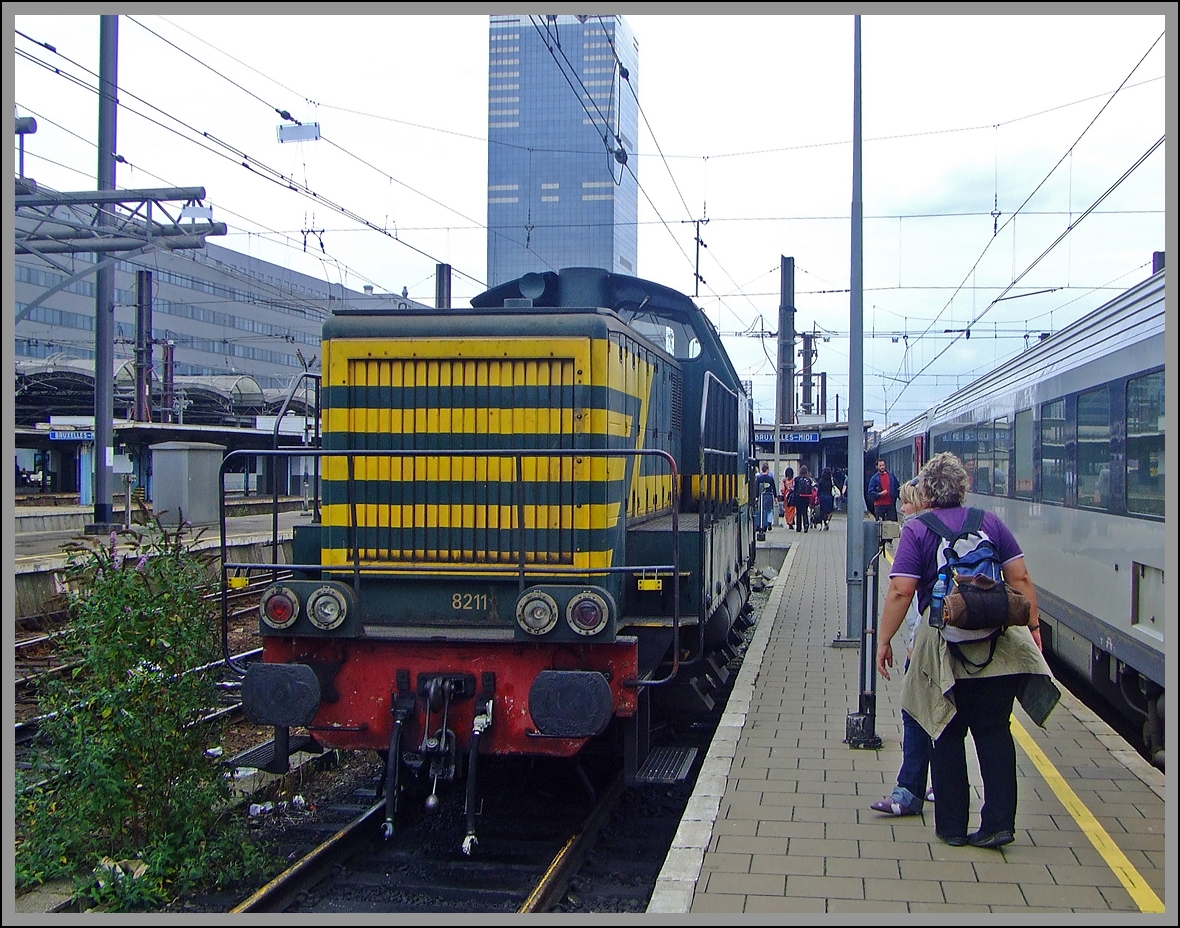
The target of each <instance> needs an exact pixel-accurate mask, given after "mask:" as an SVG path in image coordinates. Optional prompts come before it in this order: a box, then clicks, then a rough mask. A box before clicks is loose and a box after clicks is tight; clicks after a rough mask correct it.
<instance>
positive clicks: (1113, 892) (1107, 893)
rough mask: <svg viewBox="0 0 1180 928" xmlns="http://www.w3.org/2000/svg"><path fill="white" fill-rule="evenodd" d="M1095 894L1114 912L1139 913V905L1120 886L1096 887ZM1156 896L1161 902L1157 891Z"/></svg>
mask: <svg viewBox="0 0 1180 928" xmlns="http://www.w3.org/2000/svg"><path fill="white" fill-rule="evenodd" d="M1097 892H1098V893H1099V894H1100V895H1101V896H1102V898H1103V899H1105V900H1106V904H1107V905H1109V906H1110V907H1111V908H1112V909H1114V910H1115V911H1118V912H1138V911H1139V904H1138V903H1137V902H1136V901H1135V900H1134V899H1133V898H1132V897H1131V894H1130V893H1129V892H1127V890H1125V889H1124V888H1123V887H1121V886H1118V887H1114V886H1101V887H1098V889H1097ZM1156 895H1157V896H1160V898H1161V900H1162V899H1163V896H1161V895H1160V893H1159V892H1158V891H1157V892H1156Z"/></svg>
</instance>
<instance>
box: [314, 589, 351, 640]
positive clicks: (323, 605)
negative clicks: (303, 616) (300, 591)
mask: <svg viewBox="0 0 1180 928" xmlns="http://www.w3.org/2000/svg"><path fill="white" fill-rule="evenodd" d="M346 615H348V603H347V602H345V600H344V597H343V596H342V595H341V593H340V591H339V590H334V589H332V587H330V586H325V587H321V588H320V589H318V590H316V591H315V592H314V593H312V594H311V596H309V597H308V598H307V617H308V618H309V619H310V620H311V623H312V624H313V625H315V626H316V627H318V628H322V629H324V630H325V631H328V630H330V629H333V628H335V627H336V626H337V625H339V624H340V623H341V622H343V621H344V617H345V616H346Z"/></svg>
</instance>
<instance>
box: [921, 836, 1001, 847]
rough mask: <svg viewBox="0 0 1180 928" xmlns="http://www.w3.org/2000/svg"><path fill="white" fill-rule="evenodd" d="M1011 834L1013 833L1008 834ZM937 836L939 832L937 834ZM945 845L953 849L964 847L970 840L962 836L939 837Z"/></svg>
mask: <svg viewBox="0 0 1180 928" xmlns="http://www.w3.org/2000/svg"><path fill="white" fill-rule="evenodd" d="M1008 833H1009V834H1011V832H1008ZM936 834H937V832H936ZM938 837H939V839H940V840H941V841H942V843H943V844H949V845H950V846H951V847H964V846H965V845H966V844H967V842H968V841H970V840H971V839H970V838H964V837H963V836H962V835H938Z"/></svg>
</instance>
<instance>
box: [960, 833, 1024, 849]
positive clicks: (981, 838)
mask: <svg viewBox="0 0 1180 928" xmlns="http://www.w3.org/2000/svg"><path fill="white" fill-rule="evenodd" d="M1015 840H1016V835H1014V834H1012V832H1010V831H997V832H995V833H993V834H990V835H985V834H983V833H982V832H979V831H973V832H972V833H971V834H969V835H967V843H968V844H970V845H971V846H972V847H1003V846H1004V845H1005V844H1011V843H1012V842H1013V841H1015Z"/></svg>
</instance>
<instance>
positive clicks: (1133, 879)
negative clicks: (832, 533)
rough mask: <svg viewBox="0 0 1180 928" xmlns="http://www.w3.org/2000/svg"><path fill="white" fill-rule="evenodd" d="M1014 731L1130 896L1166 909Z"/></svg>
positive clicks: (1144, 906) (1027, 738) (1148, 907)
mask: <svg viewBox="0 0 1180 928" xmlns="http://www.w3.org/2000/svg"><path fill="white" fill-rule="evenodd" d="M885 558H886V560H888V561H889V563H890V564H892V563H893V554H892V552H891V551H890V550H889V549H888V548H886V549H885ZM1012 734H1013V735H1014V736H1015V737H1016V740H1017V741H1019V742H1020V746H1021V747H1022V748H1024V753H1025V754H1027V755H1028V757H1029V760H1031V761H1032V762H1033V765H1034V766H1035V767H1036V768H1037V770H1038V771H1039V772H1040V774H1041V776H1042V777H1043V778H1044V780H1045V782H1046V783H1048V784H1049V786H1050V787H1051V788H1052V789H1053V792H1054V793H1055V794H1056V795H1057V798H1058V799H1059V800H1061V804H1062V805H1063V806H1065V810H1066V811H1067V812H1068V813H1069V814H1070V815H1072V816H1073V820H1074V821H1075V822H1077V823H1078V827H1079V828H1081V829H1082V833H1083V834H1085V836H1086V837H1087V838H1089V839H1090V843H1091V844H1093V845H1094V848H1095V849H1096V850H1097V851H1098V853H1099V854H1101V855H1102V859H1103V860H1105V861H1106V865H1107V866H1108V867H1110V869H1111V870H1112V871H1113V872H1114V875H1115V876H1117V877H1118V878H1119V880H1120V881H1121V882H1122V884H1123V886H1124V887H1126V890H1127V892H1128V893H1130V894H1131V898H1132V899H1134V900H1135V904H1136V905H1137V906H1139V911H1141V912H1163V911H1164V904H1163V903H1162V902H1161V901H1160V897H1159V896H1157V895H1156V894H1155V891H1154V890H1153V889H1152V888H1151V887H1150V886H1149V885H1148V883H1147V880H1145V879H1143V877H1142V876H1141V875H1140V873H1139V871H1138V870H1136V869H1135V865H1134V864H1132V863H1131V861H1129V860H1128V859H1127V855H1126V854H1124V853H1123V852H1122V850H1121V849H1120V848H1119V846H1118V845H1117V844H1116V843H1115V841H1114V839H1113V838H1112V837H1111V836H1110V835H1109V834H1107V832H1106V829H1105V828H1103V827H1102V825H1101V824H1100V823H1099V821H1098V819H1096V818H1095V817H1094V814H1093V813H1092V812H1091V811H1090V810H1089V809H1087V808H1086V804H1085V803H1084V802H1082V800H1081V799H1079V798H1078V794H1077V793H1075V792H1074V791H1073V789H1072V788H1070V785H1069V784H1068V783H1067V782H1066V781H1065V777H1063V776H1062V775H1061V774H1060V773H1059V772H1058V770H1057V768H1056V767H1054V766H1053V762H1052V761H1050V760H1049V758H1048V756H1046V754H1045V752H1044V751H1042V750H1041V748H1040V746H1039V745H1038V744H1037V743H1036V742H1035V741H1034V740H1033V738H1032V735H1030V734H1029V733H1028V732H1027V731H1026V730H1025V728H1024V726H1023V725H1021V724H1020V722H1019V720H1018V719H1017V718H1016V717H1015V716H1013V718H1012Z"/></svg>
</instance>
